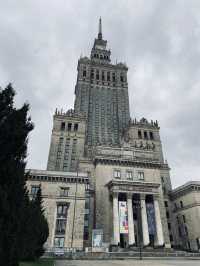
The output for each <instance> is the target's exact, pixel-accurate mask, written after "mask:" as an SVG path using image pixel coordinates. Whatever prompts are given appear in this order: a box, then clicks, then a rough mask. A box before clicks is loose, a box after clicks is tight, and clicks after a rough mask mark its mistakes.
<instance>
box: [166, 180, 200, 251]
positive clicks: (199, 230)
mask: <svg viewBox="0 0 200 266" xmlns="http://www.w3.org/2000/svg"><path fill="white" fill-rule="evenodd" d="M171 200H172V203H173V205H172V210H173V213H174V224H175V227H174V228H175V234H174V244H175V245H176V246H178V247H179V248H181V249H186V250H187V249H189V250H190V249H191V250H195V251H199V250H200V226H199V224H200V182H198V181H196V182H195V181H193V182H188V183H186V184H184V185H183V186H180V187H178V188H176V189H174V190H173V191H172V192H171Z"/></svg>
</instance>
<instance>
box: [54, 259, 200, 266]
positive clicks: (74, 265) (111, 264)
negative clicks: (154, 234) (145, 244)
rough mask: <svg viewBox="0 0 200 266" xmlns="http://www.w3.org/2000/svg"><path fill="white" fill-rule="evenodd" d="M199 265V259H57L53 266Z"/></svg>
mask: <svg viewBox="0 0 200 266" xmlns="http://www.w3.org/2000/svg"><path fill="white" fill-rule="evenodd" d="M122 265H123V266H140V265H141V266H200V260H195V259H194V260H188V259H185V260H182V259H168V260H148V259H145V260H142V261H140V260H132V259H128V260H57V261H56V263H55V266H122Z"/></svg>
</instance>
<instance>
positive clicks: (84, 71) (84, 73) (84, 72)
mask: <svg viewBox="0 0 200 266" xmlns="http://www.w3.org/2000/svg"><path fill="white" fill-rule="evenodd" d="M86 74H87V72H86V69H84V70H83V77H86Z"/></svg>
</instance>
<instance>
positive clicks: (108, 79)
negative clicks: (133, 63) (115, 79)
mask: <svg viewBox="0 0 200 266" xmlns="http://www.w3.org/2000/svg"><path fill="white" fill-rule="evenodd" d="M107 81H110V72H107Z"/></svg>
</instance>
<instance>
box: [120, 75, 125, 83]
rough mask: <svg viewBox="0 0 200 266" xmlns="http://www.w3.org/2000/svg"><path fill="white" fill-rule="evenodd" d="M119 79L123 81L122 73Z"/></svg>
mask: <svg viewBox="0 0 200 266" xmlns="http://www.w3.org/2000/svg"><path fill="white" fill-rule="evenodd" d="M120 81H121V82H123V81H124V77H123V75H122V74H121V75H120Z"/></svg>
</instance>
